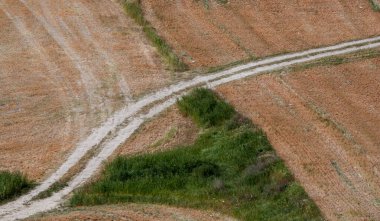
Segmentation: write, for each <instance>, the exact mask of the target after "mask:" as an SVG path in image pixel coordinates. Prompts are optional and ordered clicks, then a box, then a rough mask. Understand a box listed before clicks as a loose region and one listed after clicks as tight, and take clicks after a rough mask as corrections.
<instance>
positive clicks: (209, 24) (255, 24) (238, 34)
mask: <svg viewBox="0 0 380 221" xmlns="http://www.w3.org/2000/svg"><path fill="white" fill-rule="evenodd" d="M141 2H142V4H143V8H144V11H145V13H146V17H147V19H148V20H149V21H150V22H151V23H152V24H153V26H154V27H155V28H156V29H157V31H158V33H159V34H160V35H162V36H163V37H164V38H165V39H167V42H169V43H170V44H171V45H172V46H173V47H174V49H175V51H176V52H177V54H179V55H180V56H182V58H183V59H184V61H185V62H186V63H188V64H189V65H190V66H191V67H193V68H196V67H210V66H218V65H223V64H226V63H231V62H234V61H238V60H242V59H247V58H249V57H262V56H267V55H272V54H277V53H284V52H289V51H297V50H302V49H307V48H313V47H316V46H321V45H328V44H334V43H337V42H342V41H347V40H349V39H356V38H364V37H368V36H371V35H375V34H379V33H380V25H379V24H380V13H378V12H375V11H374V10H373V9H372V8H371V4H370V2H369V1H368V0H355V1H352V0H343V1H341V0H318V1H313V0H303V1H299V0H290V1H289V0H281V1H279V0H265V1H253V0H240V1H228V3H225V4H223V3H218V2H222V1H217V0H207V1H206V0H199V1H185V0H178V1H166V0H143V1H141Z"/></svg>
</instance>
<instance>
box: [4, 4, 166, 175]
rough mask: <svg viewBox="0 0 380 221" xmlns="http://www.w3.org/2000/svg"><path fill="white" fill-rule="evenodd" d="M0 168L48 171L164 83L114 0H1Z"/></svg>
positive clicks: (149, 51)
mask: <svg viewBox="0 0 380 221" xmlns="http://www.w3.org/2000/svg"><path fill="white" fill-rule="evenodd" d="M0 27H1V32H0V52H1V53H0V79H1V80H0V150H1V156H0V170H12V171H13V170H20V171H21V172H23V173H26V174H27V176H28V177H29V178H31V179H34V180H41V179H42V178H44V177H46V176H47V175H48V174H49V173H51V172H53V171H54V170H55V169H56V168H57V166H59V165H60V164H61V163H62V162H63V161H64V160H65V159H66V157H65V156H66V155H67V154H68V153H69V152H70V150H71V149H72V148H74V147H75V145H76V143H77V142H78V141H80V140H81V139H83V138H84V137H85V136H87V135H88V133H89V132H90V130H91V128H93V127H95V126H97V125H98V124H99V123H100V122H102V121H104V120H105V119H106V118H107V117H108V116H109V115H110V114H112V113H113V112H114V111H115V110H117V109H119V108H120V107H121V106H122V105H125V104H127V103H128V102H129V101H130V99H132V98H133V97H135V96H138V95H140V94H144V93H147V92H149V91H151V90H155V89H157V88H161V87H163V86H164V85H166V84H167V83H169V81H170V79H171V78H170V74H169V73H168V72H167V71H165V67H164V66H163V65H162V63H161V60H160V58H159V56H158V55H157V53H156V52H155V49H154V48H153V47H152V46H150V45H149V43H148V41H147V40H145V38H144V35H143V33H142V30H141V28H140V27H139V26H138V25H136V24H135V23H134V22H133V20H131V19H129V18H128V17H127V16H126V15H125V13H124V11H123V9H122V7H121V6H120V5H119V4H118V3H116V2H113V1H106V0H102V1H87V0H80V1H64V0H60V1H21V0H20V1H19V0H17V1H13V0H2V1H0Z"/></svg>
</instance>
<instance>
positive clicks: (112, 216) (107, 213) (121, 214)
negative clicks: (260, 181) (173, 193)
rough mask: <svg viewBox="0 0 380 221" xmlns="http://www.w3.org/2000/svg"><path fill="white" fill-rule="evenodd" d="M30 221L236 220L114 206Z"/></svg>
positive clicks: (171, 209)
mask: <svg viewBox="0 0 380 221" xmlns="http://www.w3.org/2000/svg"><path fill="white" fill-rule="evenodd" d="M27 220H30V221H32V220H33V221H37V220H39V221H53V220H54V221H69V220H107V221H111V220H112V221H113V220H139V221H140V220H141V221H178V220H197V221H209V220H215V221H234V220H235V219H233V218H231V217H227V216H223V215H221V214H219V213H215V212H212V211H199V210H194V209H185V208H176V207H169V206H159V205H150V204H147V205H143V204H129V205H119V206H117V205H112V206H94V207H79V208H76V209H74V210H73V211H65V212H54V213H49V214H47V215H45V216H43V217H38V216H36V217H34V218H30V219H27Z"/></svg>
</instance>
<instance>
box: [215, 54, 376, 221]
mask: <svg viewBox="0 0 380 221" xmlns="http://www.w3.org/2000/svg"><path fill="white" fill-rule="evenodd" d="M379 70H380V58H374V59H370V60H365V61H357V62H353V63H349V64H342V65H338V66H326V67H315V68H312V69H309V70H305V71H297V72H295V73H287V72H283V73H281V74H269V75H261V76H258V77H255V78H251V79H248V80H241V81H237V82H233V83H231V84H229V85H225V86H221V87H220V88H218V91H219V92H220V93H221V95H222V96H224V97H226V99H227V100H228V101H229V102H231V103H232V104H233V105H234V106H235V107H236V108H237V110H238V111H239V112H241V113H243V114H245V115H246V116H248V117H250V118H251V119H252V120H253V121H254V122H256V123H257V124H259V125H260V126H261V127H262V128H263V129H264V130H265V132H266V133H267V135H268V137H269V140H270V141H271V143H272V144H273V146H274V148H275V149H276V151H277V152H278V154H279V155H280V156H281V157H282V158H283V159H284V160H285V162H286V164H287V165H288V166H289V168H290V169H291V170H292V171H293V173H294V174H295V177H296V178H297V179H298V180H299V181H300V182H301V183H302V185H303V186H304V187H305V189H306V191H307V192H308V194H309V195H310V196H311V197H312V198H313V199H314V200H315V202H316V203H317V205H318V206H319V208H320V209H321V210H322V212H323V213H324V215H325V216H326V218H327V219H328V220H380V161H379V159H380V148H379V147H380V130H379V129H378V127H379V125H380V75H379Z"/></svg>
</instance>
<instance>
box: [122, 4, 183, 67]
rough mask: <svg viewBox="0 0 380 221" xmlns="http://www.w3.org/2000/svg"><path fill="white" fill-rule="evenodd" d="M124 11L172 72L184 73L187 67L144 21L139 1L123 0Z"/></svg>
mask: <svg viewBox="0 0 380 221" xmlns="http://www.w3.org/2000/svg"><path fill="white" fill-rule="evenodd" d="M123 4H124V8H125V11H126V12H127V14H128V15H129V16H131V17H132V18H133V19H134V20H135V22H136V23H137V24H138V25H140V26H142V27H143V31H144V33H145V36H146V37H147V38H148V40H149V41H150V42H151V43H152V44H153V46H154V47H156V48H157V50H158V52H159V53H160V55H161V56H162V57H163V58H164V60H165V61H166V62H167V64H168V66H169V68H170V69H172V70H173V71H186V70H188V66H187V65H186V64H185V63H183V62H182V60H181V59H180V58H179V57H178V56H177V55H176V54H175V53H174V52H173V50H172V48H171V47H170V46H169V45H168V44H167V43H166V41H165V40H164V39H163V38H161V37H160V36H159V35H158V34H157V32H156V30H155V29H154V27H153V26H152V25H151V24H150V23H149V22H148V21H147V20H146V19H145V17H144V12H143V10H142V8H141V2H140V0H124V1H123Z"/></svg>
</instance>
